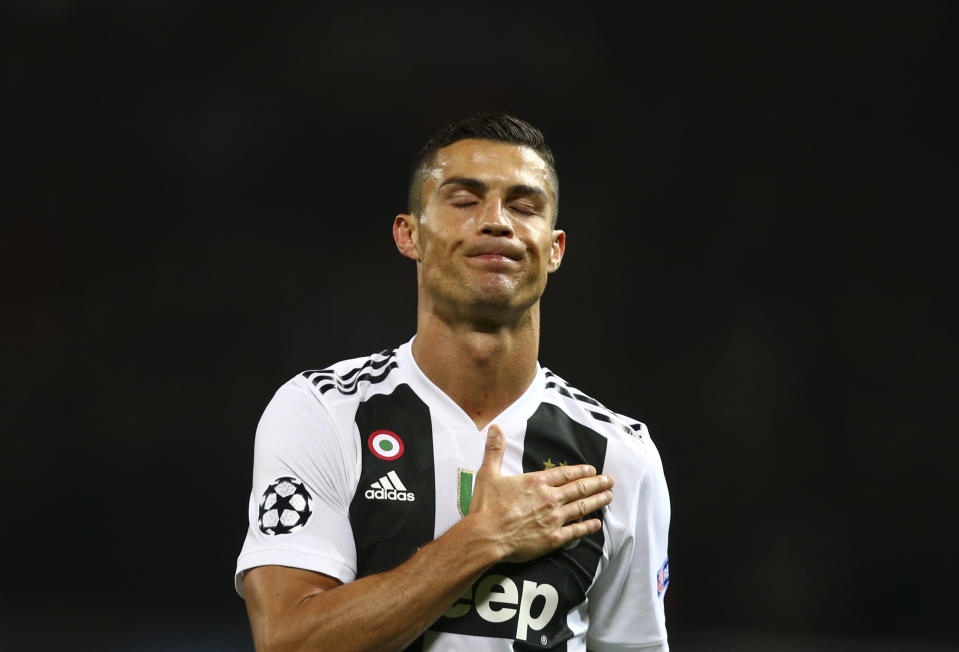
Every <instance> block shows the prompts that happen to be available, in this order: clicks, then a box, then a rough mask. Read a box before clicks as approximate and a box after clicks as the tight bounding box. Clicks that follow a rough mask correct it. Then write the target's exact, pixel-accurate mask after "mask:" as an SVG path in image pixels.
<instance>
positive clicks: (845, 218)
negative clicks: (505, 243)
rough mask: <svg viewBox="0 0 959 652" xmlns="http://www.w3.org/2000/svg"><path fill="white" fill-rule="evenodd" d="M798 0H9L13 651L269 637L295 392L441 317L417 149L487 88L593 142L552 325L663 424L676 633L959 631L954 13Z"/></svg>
mask: <svg viewBox="0 0 959 652" xmlns="http://www.w3.org/2000/svg"><path fill="white" fill-rule="evenodd" d="M769 4H771V5H774V6H765V5H761V4H759V3H757V4H756V5H753V6H746V5H737V6H736V7H728V6H724V7H711V8H710V7H707V8H704V7H693V6H685V5H684V6H676V7H673V8H670V9H663V8H657V9H653V10H650V9H638V8H634V9H633V10H629V9H627V8H626V6H625V5H622V6H621V5H604V4H602V3H588V5H582V6H568V7H567V6H558V5H555V4H546V3H543V4H523V5H521V6H511V5H509V4H505V3H504V4H499V3H492V4H484V5H472V6H463V7H457V6H453V5H449V4H439V3H436V4H432V5H417V6H416V7H413V6H405V5H404V4H402V3H395V4H394V3H386V2H381V3H355V4H353V5H351V7H350V8H342V7H341V8H333V7H329V6H323V5H320V4H318V3H317V4H316V5H314V6H312V7H310V8H306V9H303V8H300V9H297V10H293V9H266V8H261V9H256V10H253V9H247V8H238V7H229V8H227V7H220V6H216V7H213V6H210V7H199V6H194V4H193V3H182V2H180V3H177V2H136V3H101V2H83V3H80V2H73V1H70V0H43V1H29V0H20V1H19V2H8V3H6V4H5V6H4V9H3V10H2V18H3V21H2V31H0V34H2V39H0V42H2V44H0V49H2V52H3V58H2V64H3V66H2V81H3V89H4V91H3V97H4V99H3V101H2V109H0V116H2V118H3V128H2V134H3V136H2V138H3V144H4V146H3V151H4V154H5V156H4V158H5V159H6V163H7V165H6V166H5V167H6V169H7V172H6V173H4V175H3V197H2V204H0V206H2V213H3V215H2V230H0V259H2V262H0V264H2V272H3V273H2V278H3V281H2V282H3V286H2V290H3V295H4V306H5V309H4V316H3V320H2V323H3V333H2V342H0V347H2V348H0V352H2V360H3V372H4V373H3V379H2V386H3V393H2V395H3V405H2V414H0V426H2V433H3V442H4V443H3V448H2V451H3V452H2V457H0V460H2V461H0V464H2V466H0V471H2V474H3V475H2V479H3V486H4V490H5V491H4V493H5V494H6V501H5V505H6V507H5V512H4V517H3V525H2V528H0V533H2V539H0V540H2V544H0V546H2V547H0V553H2V560H3V563H2V565H0V648H3V649H46V648H47V647H49V648H51V649H55V648H66V647H69V648H70V649H87V648H89V649H131V650H132V649H136V650H167V649H171V650H173V649H177V650H185V649H195V650H230V649H240V650H243V649H250V644H249V642H248V641H249V635H248V633H247V625H246V616H245V610H244V606H243V602H242V600H241V599H240V598H239V597H237V596H236V595H235V594H234V592H233V588H232V575H233V569H234V564H235V559H236V556H237V554H238V553H239V550H240V546H241V544H242V542H243V537H244V534H245V531H246V527H247V526H246V505H247V500H248V494H249V484H250V474H251V461H252V444H253V433H254V429H255V426H256V422H257V419H258V418H259V415H260V413H261V411H262V409H263V408H264V406H265V405H266V403H267V401H268V400H269V399H270V397H271V396H272V393H273V392H274V391H275V390H276V388H277V387H278V386H279V385H280V384H282V383H283V382H284V381H286V380H287V379H288V378H289V377H291V376H293V375H294V374H295V373H297V372H298V371H300V370H302V369H306V368H317V367H319V366H324V365H326V364H328V363H330V362H333V361H336V360H340V359H343V358H347V357H354V356H360V355H366V354H368V353H371V352H373V351H377V350H380V349H383V348H388V347H392V346H395V345H397V344H399V343H401V342H403V341H406V340H407V339H408V338H409V337H410V336H411V335H412V333H413V330H414V317H415V290H414V284H415V276H414V270H413V266H412V264H411V263H409V262H408V261H406V260H405V259H403V258H401V257H400V256H399V255H398V254H397V253H396V252H395V249H394V245H393V243H392V240H391V237H390V225H391V222H392V218H393V216H394V215H395V214H396V213H398V212H401V211H402V210H403V209H404V203H405V192H406V177H407V169H408V165H409V163H410V160H411V158H412V156H413V154H414V153H415V152H416V150H417V149H418V148H419V146H420V145H421V144H422V142H423V141H425V140H426V138H427V137H429V135H430V134H431V133H432V132H433V131H434V130H435V129H436V128H438V127H439V126H441V125H442V124H444V123H446V122H448V121H449V120H451V119H453V118H455V117H457V116H460V115H463V114H465V113H470V112H473V111H485V110H505V111H508V112H511V113H515V114H516V115H519V116H520V117H523V118H525V119H527V120H530V121H531V122H533V123H535V124H537V125H538V126H539V127H540V128H541V129H542V130H543V131H544V132H545V134H546V137H547V139H548V141H549V142H550V143H551V144H552V147H553V149H554V151H555V153H556V156H557V161H558V168H559V172H560V177H561V179H562V207H561V212H560V226H561V227H562V228H564V229H566V230H567V232H568V236H569V243H568V251H567V258H566V261H565V263H564V265H563V269H562V270H561V271H560V272H559V273H558V274H557V275H555V276H554V277H553V278H552V280H551V285H550V288H549V289H548V290H547V294H546V296H545V298H544V302H543V310H544V330H543V341H542V350H541V360H542V361H543V363H544V364H545V365H547V366H549V367H550V368H552V369H553V370H554V371H556V372H557V373H559V374H560V375H561V376H563V377H565V378H567V379H568V380H570V381H571V382H572V383H573V384H575V385H576V386H578V387H579V388H580V389H582V390H583V391H585V392H587V393H588V394H591V395H593V396H597V397H598V398H600V400H602V401H603V402H604V403H605V404H606V405H607V406H608V407H610V408H612V409H614V410H616V411H619V412H624V413H626V414H629V415H631V416H634V417H636V418H639V419H642V420H643V421H645V422H646V423H647V424H648V425H649V427H650V430H651V432H652V434H653V438H654V440H655V441H656V443H657V445H658V447H659V449H660V451H661V454H662V457H663V461H664V465H665V470H666V475H667V479H668V481H669V485H670V492H671V497H672V506H673V521H672V527H671V533H670V534H671V537H670V557H671V567H672V583H671V586H670V590H669V593H668V594H667V596H668V598H667V604H668V624H669V628H670V637H671V642H672V645H673V649H675V650H679V651H682V650H700V649H702V650H706V649H723V650H725V649H782V650H785V649H790V650H791V649H837V650H838V649H860V648H862V649H867V648H868V649H873V650H874V649H883V650H885V649H890V650H891V649H940V648H941V649H948V648H951V647H953V646H959V626H957V624H956V623H957V613H959V600H957V589H956V586H957V581H959V568H957V564H956V560H955V550H956V546H957V542H956V536H955V531H956V522H957V509H956V500H957V494H959V491H957V482H956V479H955V474H954V471H953V469H954V467H955V466H956V464H957V454H956V453H957V449H959V447H957V444H956V428H955V427H954V419H953V414H952V413H953V411H954V408H955V405H956V400H955V399H956V389H957V387H956V366H955V361H956V355H955V354H956V338H955V336H954V334H953V332H954V329H955V326H956V318H955V316H954V314H953V310H952V305H951V304H953V303H954V302H955V300H954V296H953V295H954V289H953V288H954V286H955V281H956V273H955V271H954V269H953V265H952V262H953V261H952V258H953V256H952V252H953V248H954V242H955V241H956V237H957V235H959V233H957V231H959V230H957V228H956V215H955V208H954V205H955V202H954V193H955V187H956V172H957V169H956V168H957V166H956V150H955V149H954V146H953V144H952V143H951V140H952V137H953V135H954V133H953V132H954V126H953V125H954V121H955V116H956V114H955V109H954V106H952V105H951V104H950V102H949V100H950V96H951V93H952V92H953V90H954V86H955V70H954V67H953V65H952V64H951V62H950V55H951V54H952V53H951V52H950V51H949V50H950V49H951V45H950V44H951V41H952V40H953V39H954V38H955V37H954V35H953V34H952V33H951V28H950V23H952V22H954V15H953V12H952V10H951V9H950V8H949V4H948V3H938V4H935V3H902V4H899V5H895V6H893V5H890V6H885V7H883V6H879V5H874V4H873V5H866V4H862V5H856V6H855V7H852V6H848V7H843V8H828V9H827V8H822V7H820V8H810V7H805V6H793V7H789V8H785V7H782V6H780V5H778V4H776V3H769ZM884 646H885V647H884Z"/></svg>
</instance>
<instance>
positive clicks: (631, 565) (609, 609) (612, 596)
mask: <svg viewBox="0 0 959 652" xmlns="http://www.w3.org/2000/svg"><path fill="white" fill-rule="evenodd" d="M644 430H645V429H644ZM643 447H644V449H645V450H644V451H643V452H644V455H643V456H642V458H641V459H642V460H643V464H642V467H641V468H640V469H637V468H636V464H635V463H633V464H632V468H631V469H630V468H629V467H628V466H627V463H628V461H629V460H630V459H632V460H635V461H638V460H637V459H636V458H637V456H636V455H628V454H622V455H614V456H613V457H612V459H611V458H610V455H609V452H607V459H608V460H610V459H611V461H612V462H613V465H610V464H607V467H606V468H604V471H607V470H608V471H609V472H610V473H611V474H612V475H613V477H614V478H616V479H617V486H619V485H621V484H625V483H621V482H620V481H619V479H620V478H629V477H636V476H637V471H639V472H640V474H638V479H639V481H638V486H636V485H635V484H634V485H633V487H632V489H631V493H632V495H631V496H630V498H631V499H630V500H628V501H622V498H625V496H623V491H622V490H620V491H616V489H614V492H615V493H616V498H619V499H620V500H621V501H622V502H621V505H625V506H626V507H627V509H621V510H615V509H610V510H609V512H608V515H607V518H606V527H607V529H608V530H609V531H610V540H611V542H612V546H613V548H612V549H611V550H610V558H609V563H608V564H607V565H606V567H605V568H604V569H603V570H602V572H601V573H600V575H599V577H598V578H597V580H596V582H595V583H594V584H593V586H592V588H591V589H590V592H589V603H588V604H589V607H588V608H589V619H590V625H589V633H588V637H587V645H588V647H589V649H590V650H594V651H595V652H607V651H610V652H611V651H620V650H644V651H652V650H662V651H668V650H669V646H668V644H667V642H666V613H665V609H664V607H663V596H664V594H665V592H666V586H667V585H668V583H669V561H668V558H667V549H666V544H667V536H668V531H669V517H670V505H669V493H668V491H667V489H666V478H665V476H664V474H663V465H662V461H661V460H660V457H659V452H658V451H657V450H656V447H655V446H654V445H653V443H652V441H651V440H650V439H648V437H647V438H646V439H645V441H644V442H643ZM630 471H631V472H632V476H630V475H629V474H630ZM616 498H614V500H613V504H611V505H610V508H612V507H613V505H615V503H616Z"/></svg>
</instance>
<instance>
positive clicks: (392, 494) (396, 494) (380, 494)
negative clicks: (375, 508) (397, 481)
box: [366, 489, 416, 502]
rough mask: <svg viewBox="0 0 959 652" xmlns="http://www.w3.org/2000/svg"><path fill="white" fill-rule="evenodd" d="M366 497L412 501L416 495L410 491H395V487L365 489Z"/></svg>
mask: <svg viewBox="0 0 959 652" xmlns="http://www.w3.org/2000/svg"><path fill="white" fill-rule="evenodd" d="M366 497H367V498H370V499H373V498H375V499H377V500H399V501H402V502H413V501H414V500H416V495H415V494H414V493H413V492H412V491H397V490H396V489H367V490H366Z"/></svg>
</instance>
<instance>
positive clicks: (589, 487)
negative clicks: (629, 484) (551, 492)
mask: <svg viewBox="0 0 959 652" xmlns="http://www.w3.org/2000/svg"><path fill="white" fill-rule="evenodd" d="M612 486H613V478H612V476H609V475H605V474H604V475H595V476H592V477H587V478H580V479H579V480H574V481H572V482H568V483H566V484H565V485H562V486H560V487H558V491H559V497H560V499H561V500H562V501H563V502H569V501H571V500H576V499H577V498H586V497H587V496H592V495H593V494H598V493H599V492H601V491H605V490H607V489H610V488H611V487H612Z"/></svg>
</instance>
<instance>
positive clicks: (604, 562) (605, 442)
mask: <svg viewBox="0 0 959 652" xmlns="http://www.w3.org/2000/svg"><path fill="white" fill-rule="evenodd" d="M411 343H412V342H408V343H406V344H404V345H402V346H400V347H399V348H397V349H395V350H393V351H384V352H383V353H379V354H374V355H371V356H369V357H366V358H357V359H353V360H347V361H344V362H340V363H337V364H334V365H332V366H330V367H328V368H326V369H322V370H318V371H305V372H303V373H302V374H299V375H298V376H296V377H295V378H293V379H292V380H290V381H289V382H288V383H286V384H285V385H283V386H282V387H281V388H280V389H279V390H278V391H277V393H276V395H275V396H274V397H273V400H272V401H271V402H270V404H269V405H268V406H267V408H266V410H265V412H264V414H263V417H262V418H261V420H260V423H259V426H258V428H257V433H256V445H255V454H254V465H253V491H252V494H251V497H250V505H249V519H250V524H249V531H248V534H247V537H246V541H245V542H244V545H243V549H242V552H241V553H240V556H239V559H238V560H237V568H236V576H235V583H236V588H237V591H239V592H240V594H241V595H242V582H241V580H242V575H243V572H244V571H246V570H248V569H250V568H253V567H256V566H263V565H269V564H276V565H281V566H290V567H295V568H304V569H308V570H312V571H317V572H320V573H325V574H326V575H330V576H332V577H336V578H338V579H339V580H341V581H343V582H350V581H353V580H354V579H357V578H360V577H364V576H366V575H370V574H372V573H377V572H381V571H384V570H388V569H391V568H394V567H396V566H398V565H399V564H401V563H402V562H403V561H405V560H406V559H408V558H409V557H410V556H411V555H412V554H413V552H415V550H416V549H417V548H418V547H420V546H422V545H423V544H425V543H427V542H429V541H431V540H433V539H435V538H437V537H439V536H440V535H442V534H443V533H444V532H446V531H447V530H448V529H449V528H451V527H452V526H453V525H454V524H456V522H457V521H459V519H461V518H462V517H463V514H465V513H467V512H468V510H469V503H470V498H471V496H472V490H473V482H474V478H475V474H476V471H477V470H478V469H479V467H480V464H481V463H482V460H483V454H484V450H485V443H486V431H485V430H482V431H480V430H477V429H476V426H475V425H474V423H473V421H472V420H471V419H470V418H469V416H468V415H467V414H466V413H465V412H464V411H463V410H462V409H461V408H460V407H459V406H458V405H457V404H456V403H454V402H453V400H452V399H450V398H449V397H448V396H447V395H446V394H444V393H443V392H442V390H440V389H439V388H438V387H437V386H435V385H434V384H433V383H432V382H431V381H430V380H429V379H428V378H427V377H426V376H425V374H423V372H422V371H421V370H420V369H419V367H418V366H417V365H416V363H415V361H414V360H413V355H412V352H411ZM492 423H495V424H497V425H499V426H500V427H501V428H502V429H503V432H504V433H505V435H506V454H505V457H504V459H503V466H502V470H503V473H504V474H507V475H509V474H519V473H525V472H529V471H538V470H542V469H544V468H549V467H550V466H554V465H561V464H584V463H586V464H592V465H593V466H595V467H596V469H598V470H600V471H601V472H603V473H609V474H610V475H612V476H613V478H614V479H615V481H616V485H615V488H614V496H615V497H614V499H613V501H612V503H610V504H609V505H607V506H606V507H604V508H603V509H602V510H601V511H600V512H596V513H594V514H591V515H590V517H598V518H600V519H601V520H602V522H603V527H602V528H601V529H600V530H599V531H597V532H595V533H594V534H592V535H589V536H587V537H584V538H583V539H580V540H579V541H578V542H577V543H576V544H575V545H572V546H569V547H566V548H561V549H559V550H556V551H554V552H552V553H550V554H548V555H546V556H544V557H540V558H539V559H535V560H532V561H529V562H525V563H518V564H517V563H510V564H506V563H503V564H498V565H496V566H494V567H492V568H490V569H489V570H488V571H486V572H485V573H484V574H483V575H482V576H481V577H480V578H479V579H478V580H477V581H476V582H475V583H474V584H473V586H472V587H470V588H469V589H468V590H467V591H466V592H465V593H464V594H463V595H462V596H461V597H460V599H459V600H457V601H456V602H455V603H454V604H452V605H451V606H450V608H449V609H448V610H447V611H446V612H445V613H444V614H443V616H442V617H441V618H439V619H438V620H437V621H436V622H435V623H433V625H431V626H430V628H429V629H428V630H427V631H426V632H425V633H424V634H423V635H422V636H421V637H420V638H419V639H418V640H417V641H416V642H415V643H414V644H413V645H412V646H411V648H410V649H416V650H419V649H422V650H450V649H455V650H477V651H480V650H482V651H487V650H488V651H493V650H531V649H556V650H585V649H586V648H587V646H588V647H589V649H590V650H596V651H602V650H636V649H643V650H668V647H667V643H666V627H665V614H664V609H663V593H664V591H665V589H666V586H667V584H668V581H669V566H668V560H667V552H666V539H667V530H668V527H669V516H670V506H669V496H668V493H667V489H666V481H665V478H664V476H663V468H662V463H661V461H660V458H659V453H658V452H657V450H656V447H655V446H654V445H653V442H652V440H651V439H650V438H649V433H648V431H647V429H646V427H645V426H644V425H643V424H642V423H639V422H636V421H634V420H632V419H629V418H627V417H624V416H622V415H620V414H616V413H614V412H612V411H610V410H608V409H606V408H604V407H603V406H602V405H600V404H599V403H598V402H597V401H595V400H593V399H591V398H589V397H588V396H585V395H584V394H582V393H580V392H578V391H577V390H575V389H573V388H572V387H571V386H569V385H568V384H567V383H566V382H565V381H564V380H562V379H561V378H559V377H558V376H556V375H554V374H553V373H551V372H550V371H549V370H547V369H545V368H543V367H537V373H536V378H535V380H534V381H533V383H532V385H531V386H530V387H529V388H528V389H527V390H526V392H525V393H524V394H523V395H522V396H521V397H520V398H519V399H518V400H517V401H516V402H515V403H513V404H512V405H511V406H510V407H509V408H507V409H506V410H505V411H504V412H503V413H502V414H500V415H499V416H498V417H497V418H495V419H494V420H493V421H492Z"/></svg>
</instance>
